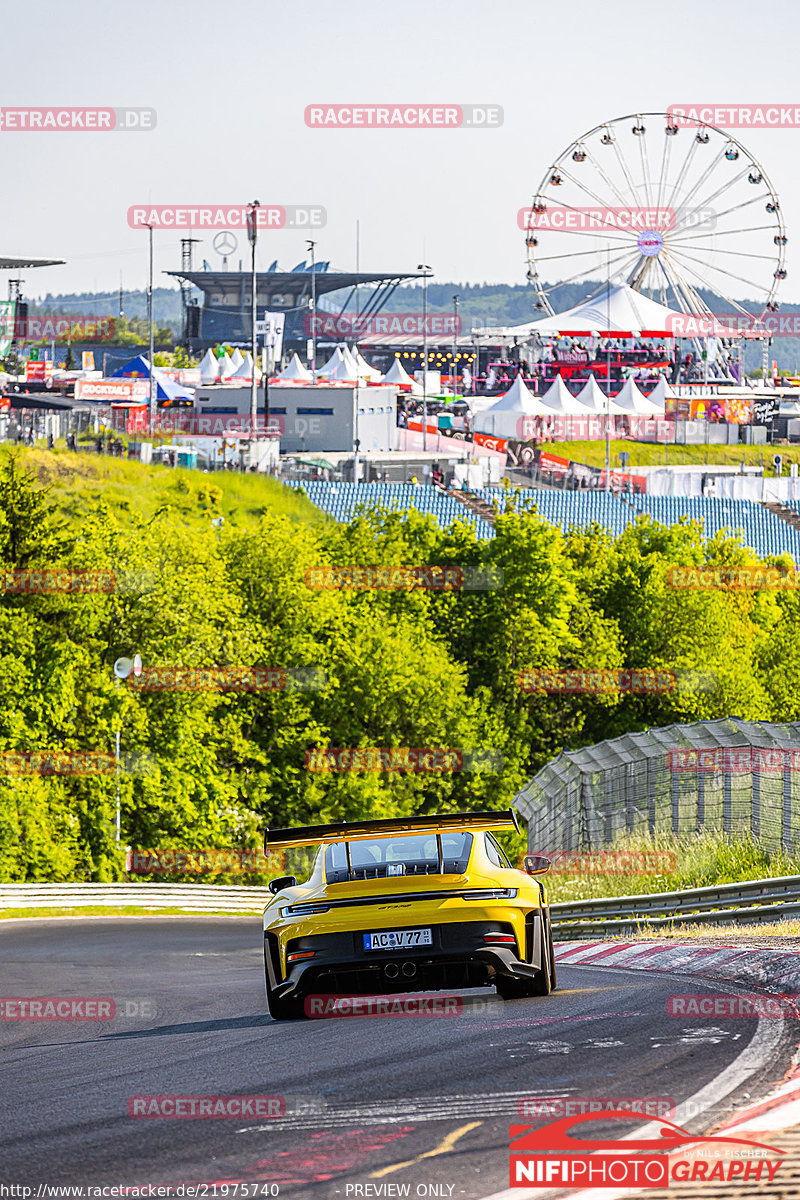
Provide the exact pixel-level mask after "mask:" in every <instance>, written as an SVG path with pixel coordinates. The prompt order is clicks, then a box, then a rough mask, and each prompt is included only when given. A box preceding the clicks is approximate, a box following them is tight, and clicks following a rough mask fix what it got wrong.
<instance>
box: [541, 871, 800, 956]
mask: <svg viewBox="0 0 800 1200" xmlns="http://www.w3.org/2000/svg"><path fill="white" fill-rule="evenodd" d="M550 913H551V916H552V918H553V932H554V933H555V934H556V936H557V937H559V938H560V939H562V940H563V939H567V938H574V937H583V936H584V935H587V936H590V935H595V936H596V935H597V934H600V935H603V934H616V933H630V932H633V931H635V930H636V929H637V928H638V927H639V926H640V925H642V924H643V923H644V922H646V923H647V924H648V925H652V926H654V927H656V928H658V927H664V926H669V925H715V924H731V923H735V924H737V925H739V924H741V925H752V924H759V923H762V922H765V921H782V920H785V919H787V918H797V917H800V875H784V876H782V877H780V878H777V879H751V880H747V881H746V882H744V883H725V884H720V885H718V886H716V887H702V888H686V889H685V890H684V891H680V892H652V893H649V894H645V895H642V896H611V897H603V898H601V899H598V900H579V901H576V902H575V903H570V902H567V903H563V904H553V905H551V907H550Z"/></svg>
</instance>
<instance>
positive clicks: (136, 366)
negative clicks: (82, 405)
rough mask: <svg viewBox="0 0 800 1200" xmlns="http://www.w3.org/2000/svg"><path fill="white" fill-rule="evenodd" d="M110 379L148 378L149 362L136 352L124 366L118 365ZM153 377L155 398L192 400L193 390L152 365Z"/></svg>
mask: <svg viewBox="0 0 800 1200" xmlns="http://www.w3.org/2000/svg"><path fill="white" fill-rule="evenodd" d="M111 378H112V379H149V378H150V363H149V361H148V360H147V359H146V358H145V357H144V355H142V354H137V356H136V358H132V359H131V361H130V362H129V363H126V364H125V366H124V367H120V368H119V370H118V371H115V372H114V374H113V375H112V376H111ZM153 379H154V380H155V381H156V400H193V399H194V392H193V391H189V390H188V388H185V387H181V385H180V384H179V383H173V382H172V380H171V379H170V378H169V376H168V375H165V374H164V372H163V371H159V369H158V367H153Z"/></svg>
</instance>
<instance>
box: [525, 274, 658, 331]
mask: <svg viewBox="0 0 800 1200" xmlns="http://www.w3.org/2000/svg"><path fill="white" fill-rule="evenodd" d="M680 315H681V314H680V313H678V312H677V311H676V310H675V309H673V308H668V307H667V305H666V304H658V303H657V301H655V300H651V299H650V297H649V296H644V295H642V293H641V292H636V291H634V289H633V288H632V287H628V285H627V284H626V283H618V284H616V285H614V286H613V287H612V288H611V290H610V291H608V290H607V289H604V290H602V291H600V292H598V293H597V295H595V296H592V297H590V298H589V299H588V300H582V301H581V303H580V304H576V305H574V307H573V308H568V309H567V310H566V312H563V313H556V315H555V316H553V317H541V318H539V320H537V321H528V322H527V323H526V324H524V325H515V326H512V327H511V328H510V329H507V330H506V331H505V332H506V333H507V334H509V335H515V336H517V337H519V336H522V337H527V336H530V335H531V334H533V333H541V334H556V333H567V334H573V335H577V334H581V335H582V336H583V337H589V336H590V335H591V334H592V333H601V334H609V333H610V334H611V335H612V336H615V335H616V336H617V337H633V336H634V335H635V334H636V335H638V334H642V335H644V336H645V337H647V336H650V337H666V336H671V335H672V331H673V329H677V326H676V324H675V320H676V317H679V316H680Z"/></svg>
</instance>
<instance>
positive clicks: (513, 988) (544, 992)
mask: <svg viewBox="0 0 800 1200" xmlns="http://www.w3.org/2000/svg"><path fill="white" fill-rule="evenodd" d="M540 912H541V917H542V926H544V923H545V915H544V912H543V911H542V910H541V909H540ZM544 958H545V961H544V970H542V971H537V972H536V974H535V975H534V977H533V978H532V979H508V978H507V977H506V976H503V975H498V977H497V980H496V983H495V987H496V988H497V994H498V996H502V998H503V999H504V1000H523V999H525V998H527V997H530V996H549V995H550V993H551V992H552V991H554V990H555V987H556V956H555V951H554V949H553V927H552V925H551V924H550V920H549V917H548V919H547V937H546V938H545V939H544Z"/></svg>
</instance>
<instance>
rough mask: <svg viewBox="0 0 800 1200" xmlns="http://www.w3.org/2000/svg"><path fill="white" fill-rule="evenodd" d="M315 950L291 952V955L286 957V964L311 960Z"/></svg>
mask: <svg viewBox="0 0 800 1200" xmlns="http://www.w3.org/2000/svg"><path fill="white" fill-rule="evenodd" d="M315 954H316V950H293V951H292V953H291V954H287V955H286V961H287V962H298V961H299V960H300V959H301V958H313V957H314V955H315Z"/></svg>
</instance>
